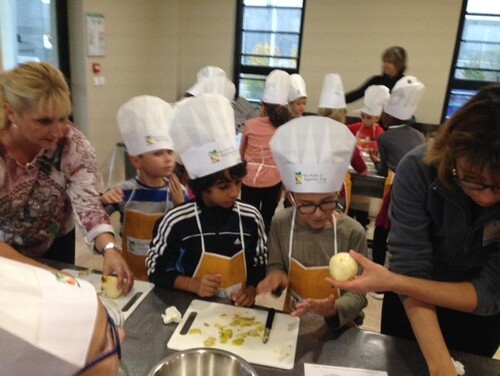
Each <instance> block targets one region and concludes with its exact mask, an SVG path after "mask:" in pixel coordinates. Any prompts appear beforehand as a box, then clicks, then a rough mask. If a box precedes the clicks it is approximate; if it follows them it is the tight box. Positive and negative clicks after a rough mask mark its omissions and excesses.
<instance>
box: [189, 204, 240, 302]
mask: <svg viewBox="0 0 500 376" xmlns="http://www.w3.org/2000/svg"><path fill="white" fill-rule="evenodd" d="M236 209H237V210H238V219H239V227H240V240H241V246H242V249H241V250H240V251H239V252H237V253H236V254H235V255H233V256H232V257H228V256H223V255H220V254H217V253H216V252H213V251H207V250H206V249H205V240H204V238H203V231H202V228H201V223H200V217H199V215H198V207H196V208H195V213H196V223H197V225H198V230H199V231H200V238H201V257H200V261H199V262H198V265H197V266H196V269H195V271H194V273H193V278H201V277H203V276H204V275H205V274H221V275H222V281H221V284H220V286H219V289H218V290H217V293H216V295H217V296H220V297H223V298H230V297H231V295H232V294H233V293H235V292H237V291H240V290H243V289H244V288H246V281H247V265H246V260H245V239H244V237H243V225H242V223H241V214H240V206H239V203H238V202H236Z"/></svg>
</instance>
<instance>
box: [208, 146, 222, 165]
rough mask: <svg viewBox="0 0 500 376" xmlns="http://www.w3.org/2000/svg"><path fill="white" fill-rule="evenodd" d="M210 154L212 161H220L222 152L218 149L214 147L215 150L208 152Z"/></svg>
mask: <svg viewBox="0 0 500 376" xmlns="http://www.w3.org/2000/svg"><path fill="white" fill-rule="evenodd" d="M208 155H209V156H210V161H211V162H212V163H217V162H220V158H221V153H220V152H219V151H218V150H215V149H214V150H212V151H210V152H208Z"/></svg>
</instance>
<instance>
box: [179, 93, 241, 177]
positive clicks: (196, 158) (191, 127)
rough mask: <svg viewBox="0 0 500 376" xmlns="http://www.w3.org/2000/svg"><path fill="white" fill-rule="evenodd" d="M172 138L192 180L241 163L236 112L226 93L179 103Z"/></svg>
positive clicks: (201, 96)
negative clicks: (237, 139) (235, 120)
mask: <svg viewBox="0 0 500 376" xmlns="http://www.w3.org/2000/svg"><path fill="white" fill-rule="evenodd" d="M170 137H172V139H173V141H174V144H175V151H176V152H177V154H179V156H180V158H181V160H182V163H183V164H184V166H185V167H186V170H187V172H188V175H189V177H190V178H191V179H196V178H201V177H203V176H207V175H210V174H213V173H215V172H218V171H222V170H224V169H226V168H229V167H232V166H234V165H236V164H238V163H240V162H241V156H240V153H239V150H238V147H237V145H236V127H235V124H234V111H233V108H232V106H231V103H230V102H229V100H228V99H227V98H225V97H224V96H223V95H220V94H201V95H200V96H198V97H195V98H192V99H189V100H187V101H182V102H179V103H178V104H177V106H176V108H175V111H174V115H173V118H172V124H171V126H170Z"/></svg>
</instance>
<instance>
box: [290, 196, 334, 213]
mask: <svg viewBox="0 0 500 376" xmlns="http://www.w3.org/2000/svg"><path fill="white" fill-rule="evenodd" d="M292 201H293V203H294V204H295V199H293V196H292ZM295 206H296V207H297V210H298V211H299V213H300V214H313V213H314V212H315V211H316V209H317V208H320V209H321V211H322V212H323V213H326V212H331V211H334V210H335V209H337V207H338V206H339V203H338V201H337V200H333V201H323V202H320V203H319V204H302V205H297V204H295Z"/></svg>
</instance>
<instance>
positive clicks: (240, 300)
mask: <svg viewBox="0 0 500 376" xmlns="http://www.w3.org/2000/svg"><path fill="white" fill-rule="evenodd" d="M255 295H256V294H255V287H254V286H247V287H246V288H245V289H244V290H239V291H237V292H235V293H234V294H232V295H231V300H232V301H233V302H234V305H235V306H237V307H251V306H253V305H254V304H255Z"/></svg>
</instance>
